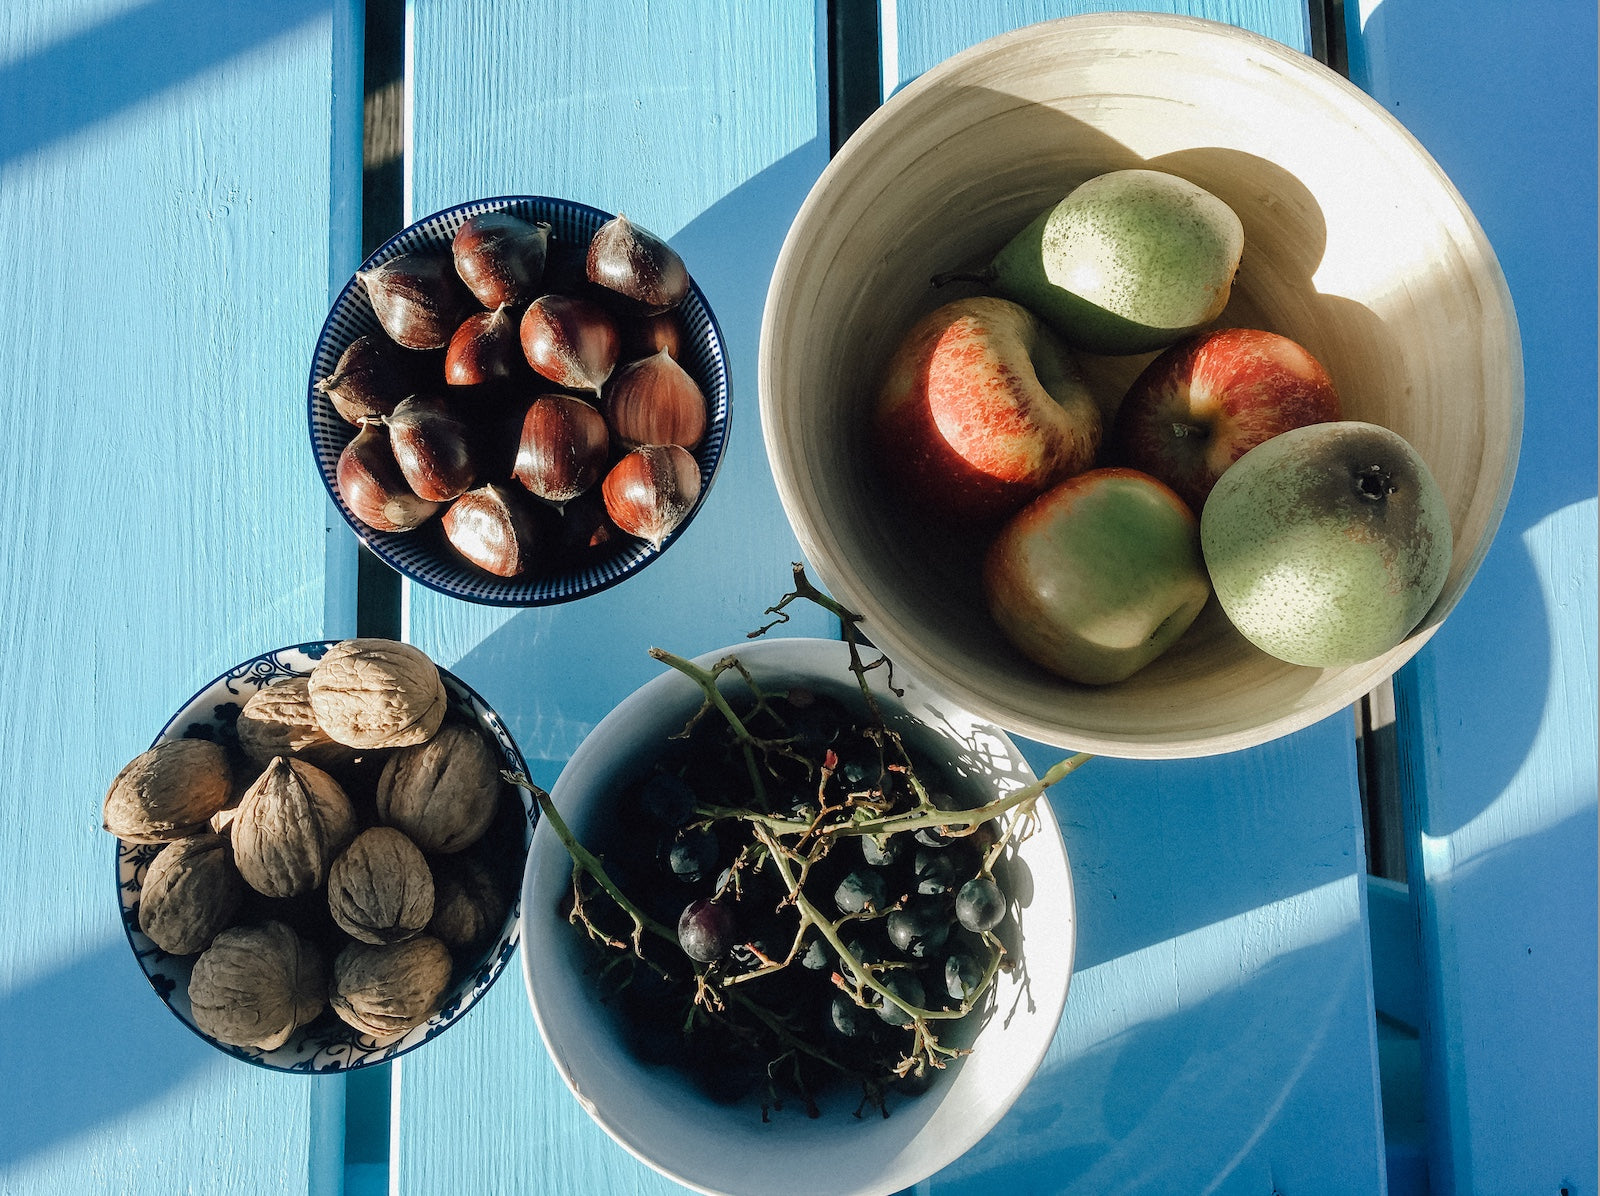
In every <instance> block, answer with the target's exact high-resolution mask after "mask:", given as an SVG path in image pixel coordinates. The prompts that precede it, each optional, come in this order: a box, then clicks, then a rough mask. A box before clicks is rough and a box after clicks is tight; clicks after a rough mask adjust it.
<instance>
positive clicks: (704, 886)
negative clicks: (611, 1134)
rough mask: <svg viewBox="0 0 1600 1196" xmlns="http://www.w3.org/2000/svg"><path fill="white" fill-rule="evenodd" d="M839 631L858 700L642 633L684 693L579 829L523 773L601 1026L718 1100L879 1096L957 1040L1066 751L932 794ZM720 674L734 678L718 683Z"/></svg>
mask: <svg viewBox="0 0 1600 1196" xmlns="http://www.w3.org/2000/svg"><path fill="white" fill-rule="evenodd" d="M797 581H798V582H799V584H800V586H801V587H802V590H801V592H805V591H806V590H809V583H806V582H805V580H804V577H803V574H800V573H798V572H797ZM829 601H831V600H829ZM780 609H781V607H780ZM849 627H850V624H849V623H848V622H846V629H847V641H848V642H849V643H850V645H851V659H852V662H853V663H852V669H853V671H854V673H855V675H856V679H857V681H858V683H859V686H860V692H862V693H864V694H866V695H868V696H867V704H866V710H865V716H864V717H859V716H858V715H857V714H856V713H854V712H853V711H852V709H851V708H850V707H848V706H847V705H846V704H845V703H844V702H843V701H841V700H839V699H837V698H835V697H833V696H831V695H829V694H827V693H824V692H819V691H818V690H817V689H815V688H813V687H811V686H803V685H799V684H789V685H786V686H785V685H781V684H780V685H774V686H772V687H771V688H768V687H767V686H766V685H765V684H762V683H758V682H757V681H756V680H755V679H754V678H752V677H751V675H750V674H749V672H748V671H747V670H746V669H744V667H743V666H742V665H740V664H739V662H738V660H737V658H735V657H728V658H725V659H723V660H722V661H719V662H718V663H717V665H716V666H715V667H713V668H711V669H703V668H701V667H700V666H698V665H696V664H695V663H693V662H691V661H688V660H684V659H683V658H681V657H676V656H673V655H671V654H670V653H666V652H663V651H661V650H659V649H653V650H652V652H651V655H652V656H654V657H655V658H657V659H658V660H661V661H663V662H664V663H667V664H669V665H671V666H672V667H674V668H676V669H678V670H679V671H680V672H682V673H684V674H685V675H687V676H689V677H690V678H691V679H693V680H694V681H695V682H696V683H697V684H698V685H699V686H700V687H701V690H702V691H703V694H704V701H703V703H702V705H701V707H700V709H699V710H698V711H697V712H696V714H695V716H694V717H693V718H692V719H691V720H690V721H689V722H688V724H687V726H686V727H685V728H684V730H683V731H682V733H680V734H679V735H676V736H672V737H670V738H667V739H665V740H664V741H663V742H662V743H661V744H660V745H659V747H658V749H656V751H655V753H654V756H653V758H652V759H650V760H648V761H644V762H641V763H640V769H639V771H637V772H636V773H635V774H634V775H633V777H632V779H631V780H630V781H629V782H628V783H626V784H624V785H623V786H622V787H621V788H620V789H619V790H618V791H617V792H616V793H615V794H614V795H613V800H614V805H612V806H608V807H607V808H606V809H605V810H604V812H603V813H601V814H598V815H596V816H595V817H593V818H591V819H590V822H591V824H592V828H591V829H589V830H586V832H585V834H586V836H587V840H586V842H584V843H581V844H580V843H579V842H578V840H577V839H576V837H575V836H574V834H573V832H572V831H571V830H570V829H569V828H568V827H567V825H566V824H565V822H564V821H563V820H562V818H561V816H560V814H559V812H558V811H557V810H556V809H555V808H554V806H553V805H552V804H551V802H550V799H549V798H548V796H547V795H545V794H543V793H541V792H539V791H538V790H537V789H536V788H534V787H533V786H531V785H528V786H527V788H529V789H530V791H531V792H533V794H534V797H535V799H536V800H537V801H538V802H539V804H540V806H541V809H542V812H543V816H544V818H545V820H546V825H547V826H549V827H550V828H551V829H552V831H553V832H554V833H555V834H557V835H558V836H559V837H560V838H561V840H562V842H563V844H564V845H565V846H566V848H567V850H568V852H569V853H570V854H571V856H572V858H573V859H574V861H575V862H576V864H577V867H576V868H574V870H573V885H572V888H571V891H570V894H569V899H568V900H569V905H568V908H567V916H568V918H569V920H570V921H571V922H572V923H573V924H574V925H575V926H578V927H580V928H581V929H582V930H583V931H584V932H586V935H587V940H588V941H589V942H590V943H591V944H592V945H593V948H594V952H595V955H594V969H593V970H594V973H595V975H596V977H597V982H598V984H599V986H600V992H601V994H602V997H603V999H605V1000H606V1001H607V1002H608V1003H609V1004H610V1005H611V1006H612V1007H613V1009H614V1010H615V1011H616V1014H617V1017H618V1023H619V1033H620V1034H621V1035H622V1036H623V1038H624V1039H625V1041H627V1042H628V1043H629V1044H630V1046H631V1048H632V1049H633V1050H634V1051H635V1053H636V1054H637V1055H638V1056H639V1057H640V1058H641V1059H642V1060H643V1061H645V1062H649V1063H652V1064H655V1063H661V1064H670V1065H675V1066H677V1067H679V1068H681V1069H682V1070H683V1072H684V1073H685V1074H686V1076H687V1077H689V1078H690V1080H691V1081H692V1082H693V1083H694V1084H695V1085H696V1087H697V1088H698V1089H699V1090H700V1091H702V1092H704V1093H705V1094H706V1095H708V1096H709V1097H711V1098H712V1099H715V1100H718V1101H723V1102H732V1101H736V1100H742V1099H745V1098H747V1097H750V1098H752V1099H758V1100H759V1101H760V1103H761V1104H762V1107H763V1108H764V1109H773V1108H779V1107H782V1106H783V1105H784V1104H785V1103H786V1102H788V1101H794V1102H795V1103H797V1104H799V1105H800V1106H801V1107H803V1108H805V1109H806V1110H807V1111H808V1112H809V1113H811V1115H813V1116H814V1115H816V1109H817V1106H816V1096H817V1095H818V1094H819V1093H820V1092H822V1091H823V1090H825V1089H827V1088H829V1087H831V1086H834V1085H837V1084H838V1083H839V1082H840V1081H846V1082H853V1083H855V1084H858V1085H859V1086H860V1089H861V1092H862V1094H863V1099H864V1102H865V1103H866V1104H870V1105H873V1106H875V1107H878V1108H883V1106H884V1100H885V1098H886V1096H888V1095H889V1094H890V1093H892V1092H898V1093H915V1092H919V1091H921V1090H922V1089H923V1088H924V1087H925V1086H926V1085H927V1084H928V1083H929V1082H930V1081H931V1079H932V1077H933V1076H934V1075H936V1074H937V1072H938V1070H939V1069H941V1068H943V1067H945V1066H947V1065H948V1063H949V1062H950V1061H951V1060H953V1059H955V1058H957V1057H958V1056H960V1055H962V1054H964V1053H966V1047H967V1044H969V1043H970V1042H971V1040H972V1038H973V1036H974V1035H975V1034H976V1032H977V1028H978V1026H979V1025H981V1023H982V1020H983V1018H984V1017H985V1016H986V1014H987V1011H988V1005H990V1004H992V996H991V988H990V986H991V983H992V980H993V978H994V977H995V975H996V974H997V973H998V972H999V971H1000V970H1001V969H1009V968H1011V967H1012V966H1013V964H1014V963H1015V959H1016V957H1015V949H1016V948H1015V945H1016V944H1017V943H1018V941H1019V931H1018V923H1017V921H1016V917H1015V910H1014V908H1013V905H1012V902H1011V900H1010V898H1009V897H1008V894H1007V884H1008V877H1009V869H1010V861H1011V858H1012V856H1013V853H1014V851H1015V847H1016V845H1017V843H1019V842H1020V841H1021V840H1022V839H1023V838H1025V837H1026V835H1027V834H1029V833H1031V830H1032V828H1033V819H1032V818H1031V816H1030V815H1031V811H1032V808H1033V802H1034V801H1035V800H1036V799H1037V797H1038V795H1039V794H1040V793H1041V792H1043V791H1044V789H1045V788H1046V787H1047V786H1048V785H1049V784H1053V783H1054V781H1055V780H1057V779H1059V778H1060V777H1061V776H1064V775H1066V773H1067V772H1068V771H1071V769H1072V768H1074V767H1076V765H1077V763H1079V762H1081V761H1079V760H1078V759H1077V758H1075V759H1074V760H1073V761H1071V762H1064V763H1063V764H1062V765H1059V766H1057V768H1056V769H1054V770H1051V772H1048V773H1046V775H1045V777H1044V778H1043V779H1041V780H1040V781H1039V782H1036V783H1035V784H1034V785H1032V786H1029V787H1027V788H1025V789H1022V790H1018V791H1016V792H1013V793H1008V794H1004V795H1000V794H994V795H992V798H991V799H990V800H988V801H987V802H984V801H983V799H982V798H981V797H980V798H977V799H975V800H966V801H964V800H963V798H962V797H958V796H955V795H957V794H963V795H966V796H967V797H969V798H970V797H971V795H972V794H973V785H972V781H971V778H968V779H966V780H965V781H964V782H961V783H960V787H958V785H956V784H952V782H951V779H950V778H948V777H947V776H946V775H945V771H944V769H943V767H942V766H941V764H940V763H939V762H938V761H936V760H934V759H932V758H929V757H928V756H927V755H926V753H925V752H924V751H923V750H922V749H921V748H920V747H919V746H918V745H917V744H916V743H915V742H909V741H908V740H907V739H905V738H903V737H902V734H901V733H900V731H899V730H897V729H894V728H891V727H890V726H889V724H888V723H887V722H886V721H885V719H884V718H883V716H882V714H881V712H880V710H879V707H878V705H877V703H876V700H875V699H873V698H872V697H871V696H870V690H868V689H867V688H866V685H865V678H866V672H867V670H868V669H869V668H872V667H875V666H876V665H877V664H880V663H882V662H872V663H868V664H863V662H862V658H861V655H860V654H859V652H858V650H857V648H856V646H855V640H854V637H853V634H852V633H851V632H850V630H849ZM730 670H732V671H733V672H734V673H735V674H736V675H737V676H738V677H739V678H740V679H741V680H740V681H739V682H737V683H735V684H733V685H731V686H730V685H727V684H724V685H723V686H722V687H721V688H720V689H719V687H718V678H719V676H721V675H723V674H725V673H729V671H730ZM843 680H844V679H843V678H841V681H843ZM911 734H913V735H914V734H915V732H914V731H913V732H911ZM978 803H981V804H978ZM1008 944H1010V946H1008ZM885 1111H886V1110H885Z"/></svg>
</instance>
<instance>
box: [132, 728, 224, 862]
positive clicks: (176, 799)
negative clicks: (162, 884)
mask: <svg viewBox="0 0 1600 1196" xmlns="http://www.w3.org/2000/svg"><path fill="white" fill-rule="evenodd" d="M231 786H232V778H231V776H230V774H229V769H228V756H227V753H226V752H224V751H223V750H222V748H220V747H218V746H217V745H216V744H214V743H212V742H211V741H210V740H209V739H174V740H171V741H169V742H167V743H158V744H157V745H156V746H155V747H153V748H151V749H150V750H149V751H147V752H141V753H140V754H139V755H137V756H135V757H134V758H133V759H132V760H130V761H129V762H128V763H127V764H126V765H124V766H123V769H122V771H121V772H119V773H117V776H116V779H115V780H113V781H112V782H111V788H110V789H108V790H107V791H106V799H105V805H104V807H103V809H102V815H101V816H102V824H103V825H104V826H105V828H106V830H108V831H110V832H111V833H112V834H113V835H115V836H117V838H119V839H126V840H128V841H129V842H131V843H169V842H171V841H172V840H174V839H186V838H188V837H189V836H190V835H194V834H198V833H200V832H201V831H203V830H205V829H206V822H207V820H208V819H209V818H210V817H211V816H212V815H213V814H215V813H216V812H217V811H218V810H220V809H222V807H223V806H225V805H227V804H228V798H229V796H230V795H231V793H230V790H231Z"/></svg>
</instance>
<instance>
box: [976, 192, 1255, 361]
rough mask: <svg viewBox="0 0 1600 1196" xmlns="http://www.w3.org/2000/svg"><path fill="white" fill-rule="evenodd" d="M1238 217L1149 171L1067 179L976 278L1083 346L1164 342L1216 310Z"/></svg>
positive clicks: (1237, 246)
mask: <svg viewBox="0 0 1600 1196" xmlns="http://www.w3.org/2000/svg"><path fill="white" fill-rule="evenodd" d="M1243 251H1244V226H1243V225H1242V224H1241V223H1240V222H1239V217H1238V215H1237V214H1236V213H1235V212H1234V211H1233V209H1232V208H1230V207H1229V206H1228V205H1227V204H1226V203H1224V202H1223V201H1222V200H1220V199H1218V198H1217V197H1216V196H1215V195H1212V194H1211V193H1210V192H1209V191H1206V190H1205V189H1204V188H1202V187H1198V186H1196V185H1195V184H1193V183H1191V182H1189V181H1188V180H1187V179H1183V178H1179V177H1178V176H1177V175H1173V174H1168V173H1166V172H1165V171H1160V170H1114V171H1111V172H1110V173H1108V174H1102V175H1099V176H1097V177H1095V178H1092V179H1090V180H1088V181H1087V182H1085V183H1082V184H1080V185H1079V186H1078V187H1076V188H1074V189H1073V190H1072V191H1071V192H1070V193H1069V194H1068V195H1067V196H1066V198H1064V199H1062V200H1061V201H1060V202H1059V203H1057V204H1055V205H1054V206H1053V207H1050V208H1048V209H1046V210H1045V211H1044V212H1041V213H1040V214H1039V216H1038V217H1037V218H1036V219H1035V220H1034V221H1033V222H1032V223H1031V224H1029V225H1028V227H1027V228H1025V229H1024V230H1023V231H1022V232H1020V233H1018V234H1017V235H1016V237H1014V238H1013V239H1012V240H1011V241H1010V242H1009V243H1008V244H1007V245H1006V246H1005V247H1004V248H1002V249H1001V250H1000V252H999V253H998V254H996V255H995V258H994V260H993V261H992V262H991V263H990V265H989V267H988V268H987V269H986V270H984V271H982V272H981V274H980V277H982V278H984V279H986V280H987V281H989V282H990V283H991V285H992V286H993V287H994V289H995V290H996V291H997V292H998V293H999V294H1001V295H1003V296H1005V297H1006V298H1007V299H1011V300H1014V301H1015V302H1017V303H1020V304H1022V305H1023V306H1024V307H1026V308H1028V309H1029V310H1030V311H1032V312H1034V313H1035V314H1037V315H1038V316H1039V317H1040V318H1041V319H1042V320H1044V321H1045V322H1046V323H1047V324H1049V325H1050V326H1051V327H1053V328H1054V329H1055V330H1056V331H1057V332H1058V333H1060V334H1061V336H1062V337H1063V339H1065V340H1066V342H1067V343H1068V344H1069V345H1071V346H1073V347H1074V348H1077V349H1081V350H1083V351H1085V352H1089V353H1109V354H1128V353H1143V352H1146V351H1148V350H1151V349H1161V348H1165V347H1166V346H1167V345H1170V344H1172V343H1173V342H1174V341H1176V340H1178V339H1179V338H1180V337H1182V336H1184V335H1186V334H1188V333H1190V332H1193V331H1195V330H1197V329H1199V328H1201V327H1202V326H1204V325H1206V324H1209V323H1210V322H1211V321H1212V320H1214V319H1216V318H1217V317H1218V316H1219V315H1221V314H1222V309H1223V308H1224V307H1225V306H1227V303H1228V296H1229V294H1230V293H1231V291H1232V287H1233V277H1234V275H1235V274H1236V273H1237V272H1238V269H1239V258H1240V255H1241V254H1242V253H1243Z"/></svg>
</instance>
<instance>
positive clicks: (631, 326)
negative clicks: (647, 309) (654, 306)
mask: <svg viewBox="0 0 1600 1196" xmlns="http://www.w3.org/2000/svg"><path fill="white" fill-rule="evenodd" d="M683 339H684V338H683V321H682V320H680V319H679V318H678V313H677V312H675V311H663V312H657V313H656V314H655V315H653V316H635V317H634V318H632V319H630V320H624V321H623V322H622V360H623V361H637V360H638V359H639V358H641V357H649V356H651V355H652V354H654V353H659V352H660V351H661V350H662V349H665V350H666V351H667V352H668V353H670V354H671V355H672V359H673V360H674V361H682V360H683Z"/></svg>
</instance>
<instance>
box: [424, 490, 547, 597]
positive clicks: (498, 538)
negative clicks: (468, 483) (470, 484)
mask: <svg viewBox="0 0 1600 1196" xmlns="http://www.w3.org/2000/svg"><path fill="white" fill-rule="evenodd" d="M441 522H442V523H443V525H444V534H445V538H446V539H448V540H449V541H450V546H451V547H452V548H454V549H455V550H456V551H457V552H459V553H460V554H461V555H462V556H464V557H466V558H467V560H469V561H471V562H472V563H473V564H474V565H476V566H478V568H480V569H484V570H487V571H488V572H490V573H493V574H494V575H495V576H497V577H518V576H520V575H521V574H523V573H526V572H527V571H528V570H529V569H531V568H532V567H533V566H534V564H535V562H536V561H537V559H538V553H539V549H540V545H541V543H542V541H543V538H544V537H543V535H542V533H541V531H540V528H539V523H538V515H537V513H536V512H535V510H534V507H533V500H532V499H530V498H528V497H527V496H526V495H525V494H521V493H519V492H518V491H517V490H516V489H515V488H513V487H510V486H501V485H499V484H497V483H495V482H490V483H489V484H488V485H486V486H479V487H478V488H477V489H476V490H468V491H467V492H466V493H465V494H463V495H462V496H461V497H460V498H458V499H456V500H455V502H453V503H451V504H450V506H449V508H448V509H446V511H445V513H444V518H443V520H442V521H441Z"/></svg>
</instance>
